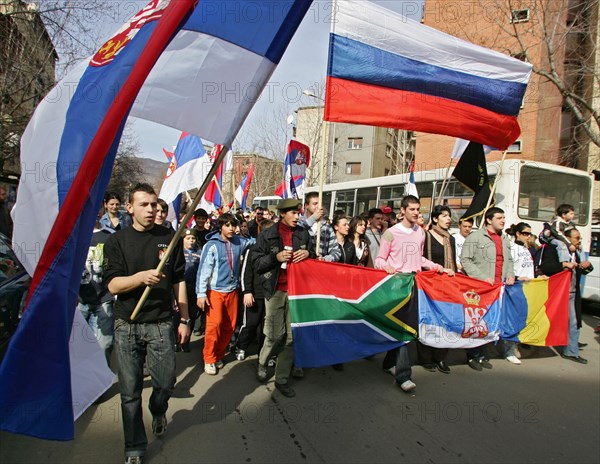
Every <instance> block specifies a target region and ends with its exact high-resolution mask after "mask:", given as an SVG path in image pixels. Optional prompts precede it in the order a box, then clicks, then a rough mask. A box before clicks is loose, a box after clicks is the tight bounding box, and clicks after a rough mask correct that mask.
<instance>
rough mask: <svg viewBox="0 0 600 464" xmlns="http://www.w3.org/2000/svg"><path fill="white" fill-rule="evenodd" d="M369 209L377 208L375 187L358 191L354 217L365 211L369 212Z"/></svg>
mask: <svg viewBox="0 0 600 464" xmlns="http://www.w3.org/2000/svg"><path fill="white" fill-rule="evenodd" d="M382 203H383V201H382ZM371 208H377V187H366V188H361V189H358V192H357V195H356V210H355V211H354V215H355V216H358V215H359V214H361V213H363V212H365V211H369V210H370V209H371Z"/></svg>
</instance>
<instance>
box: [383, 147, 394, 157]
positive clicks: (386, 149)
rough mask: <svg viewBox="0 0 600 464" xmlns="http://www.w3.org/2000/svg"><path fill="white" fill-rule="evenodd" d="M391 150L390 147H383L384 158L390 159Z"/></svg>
mask: <svg viewBox="0 0 600 464" xmlns="http://www.w3.org/2000/svg"><path fill="white" fill-rule="evenodd" d="M392 150H393V148H392V147H391V146H390V145H386V147H385V157H386V158H388V159H392Z"/></svg>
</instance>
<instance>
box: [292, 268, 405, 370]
mask: <svg viewBox="0 0 600 464" xmlns="http://www.w3.org/2000/svg"><path fill="white" fill-rule="evenodd" d="M288 277H289V281H288V296H289V304H290V314H291V320H292V333H293V336H294V364H295V365H296V366H298V367H319V366H329V365H332V364H338V363H342V362H346V361H351V360H354V359H361V358H364V357H366V356H370V355H373V354H376V353H381V352H383V351H387V350H391V349H394V348H397V347H399V346H402V345H403V344H405V343H406V342H407V341H410V340H412V339H414V338H415V337H416V331H415V328H414V327H415V323H416V316H415V314H414V312H413V311H414V308H413V307H412V306H411V305H409V302H410V300H411V294H412V289H413V283H414V278H413V276H412V274H396V275H393V276H392V275H389V274H387V273H386V272H384V271H380V270H375V269H365V268H364V267H357V266H350V265H346V264H337V263H326V262H322V261H316V260H307V261H303V262H301V263H299V264H290V265H289V267H288ZM413 318H414V322H413Z"/></svg>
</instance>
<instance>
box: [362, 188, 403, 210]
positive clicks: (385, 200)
mask: <svg viewBox="0 0 600 464" xmlns="http://www.w3.org/2000/svg"><path fill="white" fill-rule="evenodd" d="M359 193H360V191H359ZM404 195H405V193H404V185H393V186H390V187H381V191H380V193H379V206H381V205H387V206H390V207H392V208H393V209H394V211H398V210H400V202H401V201H402V197H403V196H404Z"/></svg>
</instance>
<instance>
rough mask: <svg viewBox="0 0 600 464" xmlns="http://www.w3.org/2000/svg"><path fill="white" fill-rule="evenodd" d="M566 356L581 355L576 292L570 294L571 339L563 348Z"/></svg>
mask: <svg viewBox="0 0 600 464" xmlns="http://www.w3.org/2000/svg"><path fill="white" fill-rule="evenodd" d="M563 354H564V355H566V356H579V329H578V328H577V316H576V315H575V293H571V294H570V295H569V341H568V342H567V346H566V347H565V349H564V350H563Z"/></svg>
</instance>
